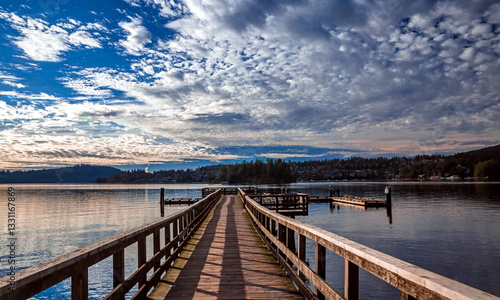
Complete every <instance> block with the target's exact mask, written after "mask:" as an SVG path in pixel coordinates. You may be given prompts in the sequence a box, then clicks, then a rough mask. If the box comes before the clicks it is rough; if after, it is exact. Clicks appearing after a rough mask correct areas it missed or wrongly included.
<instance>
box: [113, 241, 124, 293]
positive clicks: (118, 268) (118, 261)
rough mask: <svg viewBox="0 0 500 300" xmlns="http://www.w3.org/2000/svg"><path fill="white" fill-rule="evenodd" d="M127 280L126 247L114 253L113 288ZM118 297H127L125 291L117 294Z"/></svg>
mask: <svg viewBox="0 0 500 300" xmlns="http://www.w3.org/2000/svg"><path fill="white" fill-rule="evenodd" d="M124 280H125V249H122V250H120V251H118V252H116V253H115V254H113V288H116V287H117V286H119V285H120V284H122V283H123V281H124ZM117 299H125V293H121V294H120V295H117Z"/></svg>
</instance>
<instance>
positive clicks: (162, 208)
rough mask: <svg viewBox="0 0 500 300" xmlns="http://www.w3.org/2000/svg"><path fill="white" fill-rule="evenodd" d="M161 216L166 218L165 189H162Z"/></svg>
mask: <svg viewBox="0 0 500 300" xmlns="http://www.w3.org/2000/svg"><path fill="white" fill-rule="evenodd" d="M160 214H161V216H162V217H164V216H165V189H164V188H161V189H160Z"/></svg>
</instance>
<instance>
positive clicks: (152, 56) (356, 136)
mask: <svg viewBox="0 0 500 300" xmlns="http://www.w3.org/2000/svg"><path fill="white" fill-rule="evenodd" d="M0 31H1V34H0V53H1V55H0V147H1V149H2V151H1V152H0V169H37V168H47V167H62V166H68V165H74V164H93V165H111V166H119V167H120V168H122V169H127V168H128V169H130V168H145V167H146V166H147V167H148V168H149V170H159V169H171V168H176V169H179V168H186V167H196V166H199V165H206V164H215V163H225V162H236V161H242V160H247V161H248V160H252V159H257V158H258V159H266V158H282V159H285V160H295V161H300V160H309V159H325V158H348V157H352V156H362V157H377V156H393V155H405V156H412V155H417V154H422V153H425V154H434V153H445V154H452V153H457V152H464V151H469V150H472V149H479V148H483V147H488V146H491V145H496V144H500V129H499V128H500V68H499V67H500V36H499V33H500V3H498V1H489V0H471V1H431V0H421V1H409V0H408V1H407V0H182V1H180V0H109V1H107V0H106V1H104V0H100V1H95V0H87V1H76V0H33V1H21V0H15V1H14V0H1V1H0Z"/></svg>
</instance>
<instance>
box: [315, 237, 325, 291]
mask: <svg viewBox="0 0 500 300" xmlns="http://www.w3.org/2000/svg"><path fill="white" fill-rule="evenodd" d="M316 274H318V276H319V277H321V278H323V279H325V275H326V248H325V247H324V246H323V245H321V244H320V243H316ZM316 296H317V297H318V299H320V300H321V299H325V296H324V295H323V294H322V293H321V292H320V291H319V290H318V289H317V288H316Z"/></svg>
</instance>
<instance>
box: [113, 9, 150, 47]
mask: <svg viewBox="0 0 500 300" xmlns="http://www.w3.org/2000/svg"><path fill="white" fill-rule="evenodd" d="M130 19H131V21H130V22H120V23H118V25H120V27H121V28H123V29H124V30H125V31H127V33H128V36H127V39H126V40H121V41H120V45H121V46H123V47H124V48H125V51H126V52H127V53H128V54H131V55H140V54H141V53H142V51H143V50H144V49H145V46H146V45H147V44H149V43H151V34H150V33H149V31H148V30H147V29H146V27H144V26H142V19H141V18H130Z"/></svg>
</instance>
